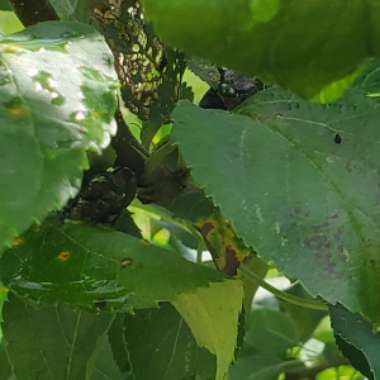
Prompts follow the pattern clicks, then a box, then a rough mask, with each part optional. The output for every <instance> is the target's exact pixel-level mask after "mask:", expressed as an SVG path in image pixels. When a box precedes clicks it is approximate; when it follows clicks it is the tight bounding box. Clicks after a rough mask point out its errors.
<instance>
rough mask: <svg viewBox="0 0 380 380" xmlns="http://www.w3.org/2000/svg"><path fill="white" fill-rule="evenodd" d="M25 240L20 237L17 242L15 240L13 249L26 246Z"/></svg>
mask: <svg viewBox="0 0 380 380" xmlns="http://www.w3.org/2000/svg"><path fill="white" fill-rule="evenodd" d="M24 242H25V240H24V238H23V237H21V236H19V237H17V238H16V239H15V240H13V243H12V247H13V248H16V247H19V246H20V245H22V244H24Z"/></svg>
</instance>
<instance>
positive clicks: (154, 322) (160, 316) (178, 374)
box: [110, 304, 216, 380]
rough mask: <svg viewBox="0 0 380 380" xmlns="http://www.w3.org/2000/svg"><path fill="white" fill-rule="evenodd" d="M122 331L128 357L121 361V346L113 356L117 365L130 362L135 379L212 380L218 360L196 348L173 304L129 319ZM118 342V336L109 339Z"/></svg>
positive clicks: (128, 317)
mask: <svg viewBox="0 0 380 380" xmlns="http://www.w3.org/2000/svg"><path fill="white" fill-rule="evenodd" d="M121 331H124V338H125V341H126V345H127V347H126V350H127V352H128V356H126V355H125V354H124V357H123V358H121V357H120V356H122V355H120V353H122V350H120V349H118V348H119V346H116V347H113V348H114V349H113V352H114V355H115V356H116V355H118V356H119V360H118V362H120V361H122V360H124V362H130V364H131V366H132V368H133V375H134V378H135V379H139V380H151V379H157V380H183V379H185V378H189V377H193V376H196V375H199V376H201V378H202V379H211V378H213V377H214V376H215V371H216V360H215V356H213V355H212V354H211V353H210V352H209V351H207V350H206V349H204V348H200V347H198V346H197V343H196V342H195V340H194V338H193V336H192V334H191V331H190V329H189V327H188V326H187V325H186V322H185V321H184V320H183V318H181V316H180V315H179V314H178V312H177V311H176V310H175V308H174V307H173V306H171V305H170V304H162V305H161V307H160V309H149V310H141V311H138V312H136V314H135V315H127V316H126V317H125V320H124V330H121ZM121 331H120V330H119V335H120V333H121ZM115 338H118V337H117V336H116V334H115V335H114V337H113V339H112V337H111V338H110V340H111V344H112V343H113V342H114V340H115ZM147 361H149V365H147ZM128 378H129V377H128Z"/></svg>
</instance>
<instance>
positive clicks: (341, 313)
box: [330, 305, 380, 380]
mask: <svg viewBox="0 0 380 380" xmlns="http://www.w3.org/2000/svg"><path fill="white" fill-rule="evenodd" d="M330 313H331V321H332V326H333V329H334V333H335V336H336V338H337V344H338V347H339V348H340V350H341V351H342V353H343V354H344V355H345V356H346V357H347V359H349V360H350V361H351V363H352V365H353V366H354V367H355V368H356V369H358V370H359V371H361V372H362V373H363V375H365V376H366V377H367V378H369V379H373V380H378V379H380V358H379V350H380V334H379V333H376V332H374V331H373V329H372V327H371V325H370V324H369V323H368V322H367V321H365V320H364V319H363V318H362V317H360V316H359V315H357V314H353V313H350V312H349V311H348V310H347V309H345V308H343V307H342V306H340V305H338V306H335V307H331V308H330Z"/></svg>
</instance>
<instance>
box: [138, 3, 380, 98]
mask: <svg viewBox="0 0 380 380" xmlns="http://www.w3.org/2000/svg"><path fill="white" fill-rule="evenodd" d="M143 4H144V6H145V10H146V14H147V16H148V18H149V19H150V20H151V21H153V24H154V26H155V29H156V30H157V32H158V33H159V35H160V36H161V37H162V38H163V39H164V40H165V41H167V42H168V43H170V44H172V45H173V46H175V47H177V48H180V49H182V50H184V51H186V52H188V53H190V54H193V55H195V56H198V57H202V58H207V59H210V60H212V61H213V62H214V63H217V64H219V65H223V66H227V67H230V68H232V69H236V70H239V71H241V72H242V73H245V74H247V75H252V76H254V75H259V76H262V77H264V78H265V79H267V80H269V81H272V80H273V81H276V82H277V83H279V84H280V85H283V86H286V87H288V88H290V89H291V90H293V91H294V92H296V93H298V94H301V95H303V96H306V97H308V98H314V99H318V100H320V101H324V102H325V101H326V100H332V99H334V98H336V97H338V96H340V95H341V94H342V92H343V91H344V89H345V88H347V87H348V86H349V85H350V84H351V83H352V81H353V79H354V78H355V77H356V76H357V75H358V74H359V73H360V71H361V65H362V64H363V63H365V62H366V60H367V59H368V58H369V57H372V56H378V55H379V54H380V50H379V46H378V43H377V41H378V39H379V33H380V32H379V31H380V29H379V28H378V27H377V25H378V23H379V19H380V8H379V5H378V3H377V2H376V1H370V2H368V1H365V0H357V1H354V2H352V3H350V6H349V7H348V6H347V2H346V1H344V0H336V1H333V2H331V1H328V0H317V1H313V3H312V4H311V3H309V2H302V3H300V2H289V1H287V0H254V1H250V0H238V1H236V2H234V3H233V5H232V4H231V3H230V2H228V0H225V1H222V2H220V1H219V2H215V1H212V2H208V3H207V4H205V3H204V2H203V1H176V0H164V1H155V0H144V1H143ZM368 15H370V16H368ZM178 20H180V22H178ZM194 20H197V23H196V26H195V25H194ZM347 25H350V28H347ZM279 31H281V32H279ZM326 41H328V43H326ZM331 57H334V59H331Z"/></svg>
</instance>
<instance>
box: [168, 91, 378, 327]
mask: <svg viewBox="0 0 380 380" xmlns="http://www.w3.org/2000/svg"><path fill="white" fill-rule="evenodd" d="M240 113H241V114H240V115H234V114H231V113H228V112H223V111H205V110H201V109H199V108H197V107H196V106H193V105H191V104H189V103H181V104H180V105H179V106H178V107H177V109H176V111H175V113H174V119H175V124H176V128H175V129H174V132H173V134H174V138H175V139H176V140H177V141H178V142H179V144H180V148H181V149H182V153H183V155H184V158H185V161H186V162H187V163H188V165H189V166H190V167H191V168H192V174H193V176H194V178H195V180H196V181H197V182H198V184H199V185H200V186H201V187H203V189H204V190H205V192H206V194H207V195H208V196H211V197H212V198H213V200H214V201H215V203H216V205H218V206H220V208H221V210H222V213H223V214H224V216H225V217H226V218H227V219H228V220H230V221H231V222H232V225H233V227H234V228H235V230H236V232H237V234H238V235H239V236H240V237H241V238H243V240H244V241H245V242H246V243H247V244H248V245H250V246H252V247H253V248H254V250H255V251H256V252H258V253H259V254H260V255H261V257H263V258H265V259H266V260H273V261H274V262H275V263H276V265H277V266H278V267H279V268H280V269H281V270H283V271H284V272H285V273H286V274H287V275H288V276H289V277H292V278H294V277H295V278H298V279H300V280H301V281H302V282H303V284H304V285H305V288H306V290H307V291H308V292H309V293H311V295H313V296H322V297H323V298H325V299H326V300H327V301H329V302H330V303H332V304H334V303H336V302H340V303H342V304H344V305H345V306H346V307H348V308H349V309H351V310H353V311H362V312H363V313H365V314H366V315H367V316H369V317H371V318H372V319H373V321H375V322H379V321H380V314H379V310H380V292H379V289H380V282H379V277H378V271H379V268H380V259H379V257H378V255H377V251H378V247H379V246H380V239H379V233H378V232H379V228H380V218H379V215H380V198H379V191H380V190H379V189H380V176H379V169H378V159H377V151H378V140H379V138H380V135H379V128H378V119H379V115H380V109H379V107H378V104H377V103H376V102H375V101H373V100H371V99H370V98H367V97H366V96H365V94H363V93H361V92H360V91H353V92H351V93H350V94H349V95H347V96H346V97H345V98H344V99H343V100H342V101H340V102H338V103H335V104H333V105H330V106H318V105H312V104H309V103H307V102H305V101H302V100H300V99H298V98H296V97H294V96H293V95H290V94H289V93H287V92H285V91H281V90H279V89H273V90H267V91H263V92H261V93H259V94H258V95H256V96H255V97H253V98H252V101H250V102H249V103H247V104H246V105H245V106H244V107H242V108H241V109H240ZM243 113H244V115H243Z"/></svg>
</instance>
